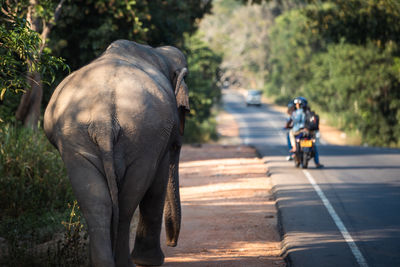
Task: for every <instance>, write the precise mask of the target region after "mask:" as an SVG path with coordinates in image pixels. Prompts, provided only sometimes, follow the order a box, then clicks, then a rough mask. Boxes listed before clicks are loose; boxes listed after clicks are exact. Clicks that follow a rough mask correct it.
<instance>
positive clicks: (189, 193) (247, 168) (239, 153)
mask: <svg viewBox="0 0 400 267" xmlns="http://www.w3.org/2000/svg"><path fill="white" fill-rule="evenodd" d="M221 116H223V118H221V117H220V119H221V122H224V123H225V124H224V123H219V132H220V133H221V134H223V138H222V141H223V142H224V143H225V144H227V145H221V144H207V145H201V146H184V147H183V149H182V154H181V163H180V182H181V189H180V190H181V204H182V214H183V217H182V229H181V234H180V238H179V243H178V246H177V247H175V248H170V247H166V246H165V245H164V244H165V237H164V236H165V233H163V234H162V244H163V251H164V253H165V256H166V258H165V263H164V266H266V267H269V266H285V263H284V261H283V260H282V258H281V257H280V253H281V243H280V237H279V234H278V231H277V216H276V208H275V201H274V199H273V196H272V193H271V180H270V178H268V177H267V176H266V171H267V170H266V167H265V165H264V163H263V162H262V160H261V159H259V158H257V155H256V151H255V150H254V149H253V148H250V147H246V146H241V145H236V144H235V143H236V142H237V135H238V131H237V127H236V124H235V123H234V121H233V119H232V118H231V117H230V116H229V115H228V114H226V113H224V114H222V115H221ZM228 144H229V145H228Z"/></svg>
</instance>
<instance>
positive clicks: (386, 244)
mask: <svg viewBox="0 0 400 267" xmlns="http://www.w3.org/2000/svg"><path fill="white" fill-rule="evenodd" d="M223 97H224V107H225V109H226V110H227V111H228V112H229V113H231V114H233V115H234V116H235V118H236V120H237V122H238V124H239V131H240V137H241V139H242V141H243V143H245V144H248V145H252V146H254V147H255V148H256V149H257V150H258V152H259V153H260V155H261V156H262V157H263V160H264V162H265V163H266V164H267V167H268V169H269V174H270V175H271V177H272V180H273V183H274V185H275V186H274V190H275V197H276V201H277V207H278V212H279V217H280V218H279V219H280V225H281V229H280V230H281V234H282V239H283V242H282V243H283V245H284V248H283V250H284V253H285V256H286V260H287V263H288V265H289V266H295V267H307V266H310V267H315V266H324V267H327V266H335V267H337V266H371V267H372V266H400V150H396V149H387V148H371V147H354V146H352V147H350V146H334V145H329V144H327V143H325V142H323V139H322V144H320V145H319V151H320V161H321V163H323V164H325V168H324V169H315V168H314V166H315V165H314V164H313V162H312V163H311V164H309V169H307V170H302V169H296V168H295V167H294V164H293V162H288V161H286V160H285V157H286V156H287V147H286V139H285V138H286V133H285V131H284V130H283V129H282V127H283V125H284V121H285V115H284V114H282V113H280V112H278V111H275V110H273V109H272V108H270V107H269V106H268V105H263V106H262V107H246V105H245V103H244V98H243V96H242V95H240V94H239V93H237V92H235V91H230V90H225V92H224V96H223ZM322 136H323V133H322Z"/></svg>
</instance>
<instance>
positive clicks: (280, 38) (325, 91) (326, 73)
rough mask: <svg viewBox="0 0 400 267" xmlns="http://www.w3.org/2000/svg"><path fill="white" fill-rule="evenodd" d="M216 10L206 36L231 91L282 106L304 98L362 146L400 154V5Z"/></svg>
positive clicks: (295, 4)
mask: <svg viewBox="0 0 400 267" xmlns="http://www.w3.org/2000/svg"><path fill="white" fill-rule="evenodd" d="M240 2H242V3H243V4H240ZM213 11H214V12H213V13H212V14H211V15H207V16H206V17H205V19H204V20H203V21H202V23H201V26H200V29H201V30H202V31H204V32H207V33H206V35H205V38H204V40H206V42H208V43H209V44H210V46H211V47H212V49H213V50H214V51H218V52H221V53H223V62H222V65H221V66H222V68H223V75H222V80H223V81H226V82H227V83H228V84H230V86H231V87H235V86H236V87H239V88H242V89H262V90H264V92H265V94H266V95H267V96H269V97H271V98H272V99H274V100H275V102H276V103H278V104H281V105H286V104H287V103H288V102H289V100H290V99H293V98H294V97H296V96H299V95H302V96H305V97H307V98H308V100H309V103H311V105H312V108H313V109H316V110H317V111H318V112H319V113H321V115H322V118H323V119H325V120H329V122H330V123H331V124H333V125H335V126H337V127H339V128H340V129H342V130H344V131H345V132H347V133H348V134H349V135H351V136H354V137H356V138H358V139H359V140H360V143H362V144H367V145H373V146H387V147H400V127H399V125H400V37H399V36H400V25H399V23H397V21H399V20H400V2H399V1H397V0H384V1H363V0H324V1H314V0H280V1H277V0H270V1H262V0H261V1H260V0H258V1H255V0H254V1H247V0H243V1H235V0H216V1H214V9H213Z"/></svg>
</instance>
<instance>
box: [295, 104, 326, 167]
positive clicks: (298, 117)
mask: <svg viewBox="0 0 400 267" xmlns="http://www.w3.org/2000/svg"><path fill="white" fill-rule="evenodd" d="M293 102H294V104H295V105H296V110H295V111H294V112H293V113H292V121H293V128H292V130H291V131H290V133H289V134H290V142H291V143H292V144H296V140H295V136H297V135H299V134H300V133H301V132H302V131H308V130H307V129H304V128H305V122H306V111H307V109H308V103H307V99H305V98H304V97H297V98H295V99H294V101H293ZM291 151H292V152H296V146H295V145H294V146H293V148H292V150H291ZM314 162H315V165H316V167H317V168H322V167H324V165H322V164H321V163H320V162H319V153H318V148H317V144H316V143H314Z"/></svg>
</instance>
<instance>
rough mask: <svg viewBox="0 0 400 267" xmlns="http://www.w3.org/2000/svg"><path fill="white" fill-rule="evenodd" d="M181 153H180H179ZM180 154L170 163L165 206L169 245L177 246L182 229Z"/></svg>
mask: <svg viewBox="0 0 400 267" xmlns="http://www.w3.org/2000/svg"><path fill="white" fill-rule="evenodd" d="M178 154H179V153H178ZM178 161H179V155H178V160H177V161H176V162H174V163H173V164H171V165H170V170H169V179H168V186H167V195H166V199H165V206H164V220H165V230H166V234H167V245H168V246H170V247H175V246H176V245H177V242H178V237H179V231H180V229H181V217H182V215H181V201H180V196H179V173H178V169H179V163H178Z"/></svg>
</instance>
